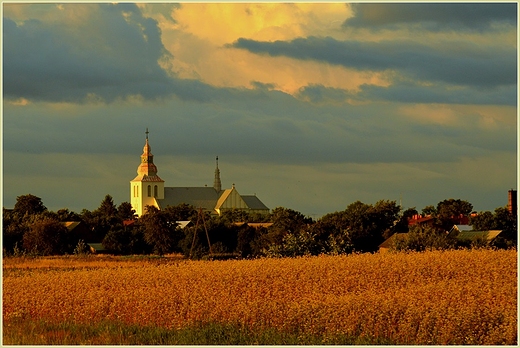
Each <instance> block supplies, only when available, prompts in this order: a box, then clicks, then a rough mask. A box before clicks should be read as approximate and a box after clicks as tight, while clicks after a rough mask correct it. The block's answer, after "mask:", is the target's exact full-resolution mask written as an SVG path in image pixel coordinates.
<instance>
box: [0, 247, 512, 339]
mask: <svg viewBox="0 0 520 348" xmlns="http://www.w3.org/2000/svg"><path fill="white" fill-rule="evenodd" d="M3 319H4V326H3V328H4V331H3V335H4V337H3V339H4V342H3V343H4V344H208V343H209V344H226V343H228V344H255V343H256V344H277V343H279V344H284V343H290V344H320V343H325V344H356V343H375V344H378V343H380V344H435V345H442V344H474V345H482V344H505V345H515V344H517V252H516V250H508V251H492V250H457V251H444V252H441V251H439V252H437V251H436V252H424V253H386V254H359V255H349V256H321V257H308V258H295V259H257V260H241V261H185V260H182V259H180V258H178V257H170V258H126V259H125V258H110V257H101V258H97V257H88V258H75V257H69V258H47V259H45V258H39V259H29V258H25V259H22V258H19V259H16V258H6V259H4V265H3ZM116 332H117V333H116ZM150 332H152V333H150ZM200 332H202V333H203V334H202V335H200ZM198 333H199V334H198ZM181 336H182V339H181V338H179V337H181ZM212 336H215V337H212ZM216 336H218V337H216ZM132 337H133V339H134V340H132ZM157 337H160V338H161V339H157ZM200 337H203V338H200ZM190 340H193V341H192V342H191V341H190Z"/></svg>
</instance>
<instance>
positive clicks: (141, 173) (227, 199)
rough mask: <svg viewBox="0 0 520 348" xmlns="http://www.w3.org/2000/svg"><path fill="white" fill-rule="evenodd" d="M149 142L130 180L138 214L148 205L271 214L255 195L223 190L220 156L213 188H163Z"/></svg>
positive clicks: (132, 198)
mask: <svg viewBox="0 0 520 348" xmlns="http://www.w3.org/2000/svg"><path fill="white" fill-rule="evenodd" d="M148 133H149V132H148V129H146V141H145V145H144V148H143V154H142V155H141V163H140V164H139V167H137V176H136V177H135V178H134V179H133V180H132V181H130V202H131V204H132V208H133V209H134V210H135V212H136V214H137V216H141V215H143V214H144V213H145V212H146V206H147V205H151V206H154V207H156V208H158V209H164V208H166V207H167V206H176V205H179V204H182V203H185V204H189V205H191V206H193V207H194V208H196V209H199V208H202V210H204V211H209V212H210V213H211V214H214V215H221V214H222V213H223V212H224V211H226V210H244V211H247V212H248V213H260V214H267V213H269V208H267V207H266V206H265V204H264V203H262V201H261V200H260V199H258V197H257V196H256V195H241V194H239V193H238V191H237V189H236V188H235V184H233V186H232V187H231V188H230V189H225V190H222V184H221V181H220V170H219V168H218V157H217V159H216V162H217V164H216V169H215V180H214V182H213V187H208V186H204V187H164V180H163V179H161V178H160V177H159V176H158V175H157V167H156V165H155V164H154V163H153V154H152V149H151V147H150V144H149V142H148Z"/></svg>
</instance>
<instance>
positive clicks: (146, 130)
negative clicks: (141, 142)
mask: <svg viewBox="0 0 520 348" xmlns="http://www.w3.org/2000/svg"><path fill="white" fill-rule="evenodd" d="M144 133H145V134H146V140H148V133H150V132H148V127H146V132H144Z"/></svg>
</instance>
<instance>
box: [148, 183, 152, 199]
mask: <svg viewBox="0 0 520 348" xmlns="http://www.w3.org/2000/svg"><path fill="white" fill-rule="evenodd" d="M148 197H152V185H148Z"/></svg>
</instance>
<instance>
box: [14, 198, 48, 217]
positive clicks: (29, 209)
mask: <svg viewBox="0 0 520 348" xmlns="http://www.w3.org/2000/svg"><path fill="white" fill-rule="evenodd" d="M46 210H47V208H46V207H45V206H44V205H43V202H42V200H41V198H39V197H36V196H34V195H31V194H28V195H22V196H18V197H16V203H15V205H14V211H15V212H16V213H19V214H21V215H25V214H28V215H36V214H40V213H43V212H44V211H46Z"/></svg>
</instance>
